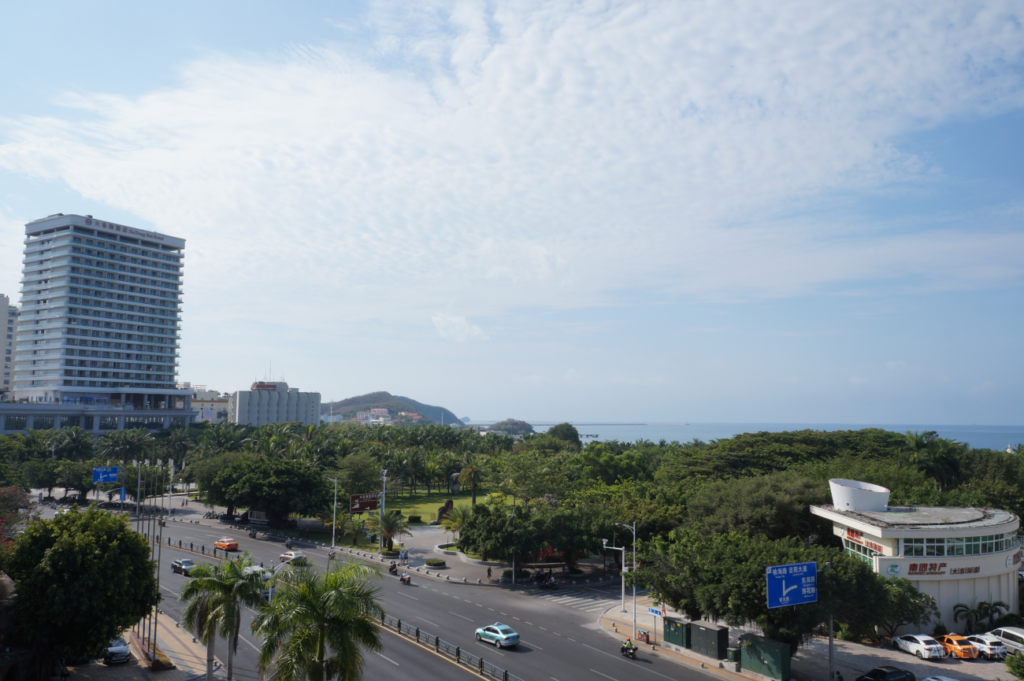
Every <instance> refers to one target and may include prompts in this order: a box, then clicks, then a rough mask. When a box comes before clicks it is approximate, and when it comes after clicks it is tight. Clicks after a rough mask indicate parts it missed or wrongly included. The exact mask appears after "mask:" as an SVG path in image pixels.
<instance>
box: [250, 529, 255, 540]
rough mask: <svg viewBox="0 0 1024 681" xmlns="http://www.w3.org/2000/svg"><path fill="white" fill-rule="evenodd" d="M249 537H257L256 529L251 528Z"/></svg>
mask: <svg viewBox="0 0 1024 681" xmlns="http://www.w3.org/2000/svg"><path fill="white" fill-rule="evenodd" d="M249 538H250V539H255V538H256V530H249Z"/></svg>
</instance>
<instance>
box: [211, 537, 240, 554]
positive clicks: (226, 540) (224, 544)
mask: <svg viewBox="0 0 1024 681" xmlns="http://www.w3.org/2000/svg"><path fill="white" fill-rule="evenodd" d="M213 547H214V548H217V549H224V550H225V551H237V550H238V542H236V541H235V540H234V539H232V538H231V537H221V538H220V539H218V540H217V541H215V542H213Z"/></svg>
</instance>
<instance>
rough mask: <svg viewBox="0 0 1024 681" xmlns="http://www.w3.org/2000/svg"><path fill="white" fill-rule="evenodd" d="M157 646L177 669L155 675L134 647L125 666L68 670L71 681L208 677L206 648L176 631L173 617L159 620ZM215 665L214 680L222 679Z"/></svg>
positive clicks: (182, 680)
mask: <svg viewBox="0 0 1024 681" xmlns="http://www.w3.org/2000/svg"><path fill="white" fill-rule="evenodd" d="M125 639H126V640H128V637H127V636H126V637H125ZM156 644H157V647H158V648H159V649H160V650H161V651H162V652H163V653H164V655H166V656H167V657H168V658H170V660H171V662H173V663H174V666H175V667H176V668H175V669H170V670H166V671H152V670H151V669H149V668H148V664H147V663H146V662H144V661H140V660H139V658H138V652H137V651H138V647H137V646H132V653H133V657H132V659H130V660H129V661H128V662H126V663H124V664H118V665H111V666H107V665H105V664H103V663H102V662H91V663H89V664H84V665H79V666H74V667H68V671H70V672H71V681H75V679H79V680H81V681H189V680H190V679H195V678H196V677H197V676H198V677H202V676H203V675H205V674H206V646H204V645H202V644H200V643H193V642H192V635H191V634H189V633H188V632H186V631H184V630H183V629H179V628H177V626H176V623H175V622H174V620H172V619H171V618H170V617H166V616H161V617H160V623H159V626H158V627H157V635H156ZM215 665H216V666H215V667H214V677H215V678H223V677H224V670H223V666H222V665H220V664H219V661H217V662H215Z"/></svg>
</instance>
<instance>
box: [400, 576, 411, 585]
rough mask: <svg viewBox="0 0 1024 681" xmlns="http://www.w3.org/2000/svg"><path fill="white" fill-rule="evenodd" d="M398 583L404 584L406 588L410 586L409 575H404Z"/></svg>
mask: <svg viewBox="0 0 1024 681" xmlns="http://www.w3.org/2000/svg"><path fill="white" fill-rule="evenodd" d="M398 581H399V582H401V583H402V584H405V585H406V586H409V585H411V584H412V577H410V576H409V575H405V576H404V577H399V578H398Z"/></svg>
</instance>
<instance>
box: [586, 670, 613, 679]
mask: <svg viewBox="0 0 1024 681" xmlns="http://www.w3.org/2000/svg"><path fill="white" fill-rule="evenodd" d="M590 671H592V672H594V673H595V674H597V675H598V676H603V677H604V678H606V679H611V680H612V681H619V680H618V679H616V678H615V677H614V676H608V675H607V674H602V673H601V672H599V671H597V670H596V669H591V670H590Z"/></svg>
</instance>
